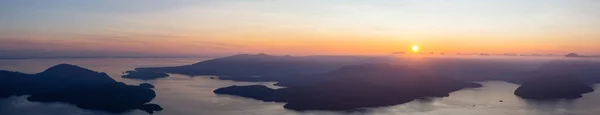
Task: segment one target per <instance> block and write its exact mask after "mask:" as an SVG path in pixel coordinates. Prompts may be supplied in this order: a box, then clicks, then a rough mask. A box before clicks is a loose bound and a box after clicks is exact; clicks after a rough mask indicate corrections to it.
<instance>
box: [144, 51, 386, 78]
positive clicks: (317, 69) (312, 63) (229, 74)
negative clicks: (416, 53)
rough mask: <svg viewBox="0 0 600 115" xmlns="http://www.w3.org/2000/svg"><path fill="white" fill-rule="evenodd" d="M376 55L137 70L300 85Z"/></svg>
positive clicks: (252, 58) (248, 58) (247, 57)
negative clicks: (298, 82)
mask: <svg viewBox="0 0 600 115" xmlns="http://www.w3.org/2000/svg"><path fill="white" fill-rule="evenodd" d="M385 59H387V58H384V57H374V56H299V57H295V56H272V55H266V54H256V55H251V54H239V55H233V56H228V57H222V58H216V59H212V60H206V61H202V62H198V63H195V64H191V65H183V66H175V67H142V68H136V69H135V70H136V71H149V72H156V73H174V74H183V75H188V76H202V75H210V76H212V75H214V76H219V79H222V80H234V81H275V82H286V85H296V84H295V81H297V80H301V79H304V76H310V75H313V74H320V73H326V72H330V71H333V70H335V69H338V68H340V67H343V66H346V65H356V64H364V63H370V62H377V61H382V60H385Z"/></svg>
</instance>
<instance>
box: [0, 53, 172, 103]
mask: <svg viewBox="0 0 600 115" xmlns="http://www.w3.org/2000/svg"><path fill="white" fill-rule="evenodd" d="M153 87H154V86H152V85H151V84H147V83H146V84H141V85H140V86H134V85H126V84H125V83H122V82H117V81H115V80H113V79H112V78H110V77H109V76H108V75H107V74H106V73H100V72H95V71H92V70H89V69H85V68H82V67H79V66H75V65H69V64H59V65H56V66H53V67H50V68H48V69H47V70H45V71H43V72H41V73H37V74H25V73H19V72H11V71H4V70H0V98H2V97H9V96H22V95H28V97H27V100H29V101H33V102H61V103H68V104H72V105H75V106H77V107H79V108H83V109H90V110H100V111H106V112H110V113H123V112H127V111H131V110H135V109H140V110H143V111H146V112H148V113H154V112H155V111H160V110H162V108H161V107H160V106H159V105H156V104H150V103H148V102H150V101H151V100H152V99H154V97H156V94H155V92H154V90H152V89H151V88H153Z"/></svg>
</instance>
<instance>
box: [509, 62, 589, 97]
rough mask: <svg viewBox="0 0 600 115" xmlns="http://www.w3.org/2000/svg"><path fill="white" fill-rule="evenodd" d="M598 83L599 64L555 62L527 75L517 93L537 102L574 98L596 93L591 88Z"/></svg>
mask: <svg viewBox="0 0 600 115" xmlns="http://www.w3.org/2000/svg"><path fill="white" fill-rule="evenodd" d="M599 82H600V62H597V61H588V60H555V61H551V62H549V63H547V64H544V65H542V66H541V67H540V68H538V69H537V70H535V71H531V72H527V74H526V75H524V78H523V79H521V81H517V83H520V84H522V85H521V86H520V87H519V88H517V90H515V92H514V93H515V95H517V96H519V97H522V98H526V99H535V100H552V99H575V98H581V97H582V94H585V93H589V92H593V91H594V89H593V88H592V87H591V85H593V84H596V83H599Z"/></svg>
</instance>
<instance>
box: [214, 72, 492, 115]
mask: <svg viewBox="0 0 600 115" xmlns="http://www.w3.org/2000/svg"><path fill="white" fill-rule="evenodd" d="M317 76H319V77H323V80H321V81H316V82H314V83H312V84H311V85H304V86H295V87H287V88H281V89H271V88H268V87H266V86H262V85H251V86H230V87H225V88H219V89H217V90H215V91H214V92H215V93H216V94H226V95H237V96H242V97H247V98H252V99H257V100H262V101H270V102H285V103H287V104H286V105H285V106H284V107H285V108H287V109H292V110H298V111H303V110H355V109H360V108H366V107H380V106H391V105H396V104H402V103H406V102H410V101H412V100H414V99H422V98H429V97H445V96H449V93H450V92H454V91H457V90H460V89H463V88H476V87H481V85H480V84H477V83H471V82H463V81H457V80H454V79H451V78H448V77H435V76H429V75H428V72H426V71H423V70H420V69H413V68H409V67H406V66H399V65H393V64H363V65H351V66H345V67H342V68H340V69H337V70H335V71H332V72H329V73H325V74H320V75H317Z"/></svg>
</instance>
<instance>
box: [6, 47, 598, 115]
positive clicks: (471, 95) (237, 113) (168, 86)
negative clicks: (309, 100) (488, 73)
mask: <svg viewBox="0 0 600 115" xmlns="http://www.w3.org/2000/svg"><path fill="white" fill-rule="evenodd" d="M203 60H206V59H202V58H135V59H134V58H131V59H129V58H101V59H8V60H0V70H10V71H19V72H25V73H38V72H41V71H43V70H44V69H46V68H48V67H51V66H53V65H56V64H61V63H68V64H75V65H79V66H82V67H85V68H88V69H92V70H94V71H100V72H106V73H107V74H109V75H110V76H111V77H112V78H113V79H115V80H117V81H122V82H125V83H127V84H139V83H144V82H148V83H152V84H154V85H155V86H156V88H155V91H156V93H157V98H156V99H154V100H153V102H152V103H156V104H159V105H161V106H162V107H163V108H165V109H164V110H163V111H160V112H158V113H156V115H282V114H283V115H321V114H327V115H340V114H353V115H362V114H368V115H597V114H599V113H600V91H596V92H593V93H589V94H586V95H584V97H583V98H581V99H578V100H574V101H565V100H562V101H555V102H536V101H526V100H522V99H519V98H518V97H515V96H514V95H513V91H514V90H515V89H516V88H517V87H518V86H517V85H514V84H510V83H506V82H499V81H490V82H480V83H482V84H483V85H484V87H482V88H476V89H464V90H461V91H457V92H453V93H451V94H450V96H449V97H445V98H433V99H428V100H415V101H413V102H410V103H405V104H401V105H396V106H391V107H381V108H371V109H367V110H366V111H364V112H352V113H343V112H329V111H308V112H295V111H289V110H285V109H284V108H283V105H284V104H283V103H265V102H262V101H256V100H252V99H246V98H240V97H234V96H224V95H215V94H213V93H212V91H213V90H214V89H217V88H221V87H226V86H230V85H251V84H263V85H267V86H269V87H273V88H277V87H276V86H273V85H272V84H273V83H272V82H260V83H251V82H234V81H225V80H215V79H209V78H208V76H207V77H188V76H183V75H171V77H168V78H163V79H157V80H153V81H143V80H132V79H123V78H121V77H120V76H121V75H122V72H123V71H127V70H132V69H134V68H136V67H148V66H175V65H185V64H192V63H195V62H199V61H203ZM595 87H596V89H597V90H598V88H600V85H598V86H595ZM500 100H502V102H500ZM145 114H147V113H145V112H142V111H139V110H135V111H132V112H128V113H123V115H145ZM0 115H112V114H110V113H105V112H101V111H91V110H82V109H78V108H76V107H74V106H71V105H67V104H62V103H37V102H28V101H27V100H26V99H25V97H11V98H7V99H0Z"/></svg>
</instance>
